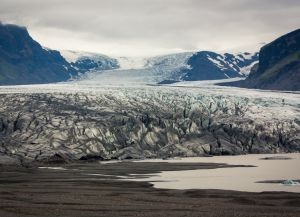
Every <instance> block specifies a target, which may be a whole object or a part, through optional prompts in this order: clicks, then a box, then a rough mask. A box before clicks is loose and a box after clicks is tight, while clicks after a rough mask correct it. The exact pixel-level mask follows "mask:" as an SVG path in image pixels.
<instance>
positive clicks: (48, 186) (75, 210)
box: [0, 162, 300, 217]
mask: <svg viewBox="0 0 300 217" xmlns="http://www.w3.org/2000/svg"><path fill="white" fill-rule="evenodd" d="M52 166H59V165H52ZM60 166H62V165H60ZM228 166H229V167H230V166H231V167H232V166H233V165H225V164H212V163H197V164H196V163H182V164H179V163H164V162H162V163H143V162H139V163H134V162H121V163H117V164H114V163H113V164H99V163H84V164H65V165H64V167H63V168H64V169H65V170H53V169H39V168H23V167H14V166H10V167H0V171H1V173H0V216H5V217H19V216H32V217H33V216H35V217H44V216H45V217H48V216H64V217H71V216H76V217H81V216H89V217H90V216H91V217H92V216H167V215H170V216H199V215H201V216H207V217H217V216H225V217H227V216H228V217H229V216H230V217H232V216H246V217H247V216H249V217H250V216H254V217H256V216H261V217H262V216H275V217H277V216H278V217H279V216H286V217H289V216H291V217H295V216H300V194H299V193H288V192H261V193H251V192H239V191H227V190H209V189H206V190H197V189H192V190H171V189H156V188H154V187H153V185H152V184H150V183H147V182H134V181H124V180H122V179H118V178H116V177H117V176H124V175H130V174H133V171H134V174H151V173H155V171H156V172H158V171H161V170H164V171H165V170H169V171H175V170H176V171H179V170H181V169H182V170H186V169H213V168H224V167H228ZM239 166H243V165H239ZM87 169H88V170H87ZM83 171H84V172H83ZM92 173H98V174H102V176H92V175H89V174H92ZM216 207H217V209H216Z"/></svg>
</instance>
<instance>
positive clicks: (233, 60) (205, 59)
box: [182, 51, 258, 81]
mask: <svg viewBox="0 0 300 217" xmlns="http://www.w3.org/2000/svg"><path fill="white" fill-rule="evenodd" d="M256 61H258V53H254V54H250V53H241V54H237V55H233V54H229V53H225V54H218V53H215V52H210V51H200V52H198V53H195V54H194V55H193V56H192V57H191V58H189V60H188V62H187V64H188V65H189V66H190V68H189V69H185V70H183V71H182V73H183V74H185V75H184V76H183V80H186V81H197V80H217V79H226V78H234V77H244V76H246V75H247V73H248V72H247V70H245V69H246V67H249V66H251V65H252V64H253V63H254V62H256Z"/></svg>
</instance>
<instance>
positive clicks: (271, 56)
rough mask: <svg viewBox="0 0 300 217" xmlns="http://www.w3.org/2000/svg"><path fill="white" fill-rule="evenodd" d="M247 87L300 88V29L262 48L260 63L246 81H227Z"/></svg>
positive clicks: (292, 89)
mask: <svg viewBox="0 0 300 217" xmlns="http://www.w3.org/2000/svg"><path fill="white" fill-rule="evenodd" d="M226 85H233V86H239V87H247V88H259V89H270V90H290V91H299V90H300V29H298V30H296V31H293V32H291V33H289V34H287V35H284V36H282V37H280V38H278V39H276V40H275V41H273V42H271V43H270V44H267V45H265V46H264V47H262V48H261V50H260V53H259V64H257V65H256V66H255V67H253V68H252V71H251V73H250V75H249V77H248V78H247V79H246V80H244V81H239V82H234V83H227V84H226Z"/></svg>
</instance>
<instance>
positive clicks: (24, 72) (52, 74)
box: [0, 23, 77, 84]
mask: <svg viewBox="0 0 300 217" xmlns="http://www.w3.org/2000/svg"><path fill="white" fill-rule="evenodd" d="M76 74H77V72H76V70H74V68H72V67H71V66H70V64H69V63H68V62H67V61H66V60H65V59H64V58H63V57H62V56H61V55H60V53H59V52H58V51H55V50H48V49H44V48H43V47H42V46H41V45H40V44H39V43H38V42H36V41H35V40H33V39H32V38H31V36H30V35H29V33H28V31H27V29H26V28H23V27H19V26H15V25H4V24H1V23H0V84H35V83H50V82H58V81H65V80H68V79H69V78H71V77H72V76H74V75H76Z"/></svg>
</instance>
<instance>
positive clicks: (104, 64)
mask: <svg viewBox="0 0 300 217" xmlns="http://www.w3.org/2000/svg"><path fill="white" fill-rule="evenodd" d="M60 53H61V55H62V56H63V57H64V58H65V59H66V60H67V61H68V62H69V63H70V64H71V65H72V66H73V67H74V68H75V69H76V70H78V71H79V72H81V73H85V72H89V71H102V70H111V69H117V68H119V67H120V66H119V64H118V60H117V59H115V58H111V57H108V56H106V55H103V54H99V53H91V52H83V51H71V50H63V51H60Z"/></svg>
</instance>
